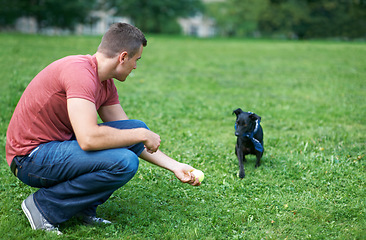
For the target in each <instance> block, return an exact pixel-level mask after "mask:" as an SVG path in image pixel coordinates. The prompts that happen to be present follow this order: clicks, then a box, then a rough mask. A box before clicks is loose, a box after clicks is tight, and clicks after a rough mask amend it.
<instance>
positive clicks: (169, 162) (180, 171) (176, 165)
mask: <svg viewBox="0 0 366 240" xmlns="http://www.w3.org/2000/svg"><path fill="white" fill-rule="evenodd" d="M140 158H142V159H144V160H146V161H148V162H150V163H153V164H155V165H157V166H159V167H162V168H165V169H168V170H169V171H171V172H173V173H174V174H175V176H176V177H177V178H178V179H179V180H180V181H181V182H183V183H189V184H191V185H193V186H199V185H201V183H200V182H199V180H198V178H197V179H196V178H195V176H194V175H193V174H192V173H191V172H192V171H193V170H194V168H193V167H191V166H190V165H188V164H184V163H181V162H178V161H176V160H174V159H172V158H170V157H168V156H167V155H165V154H164V153H163V152H162V151H160V150H158V151H156V152H155V153H149V152H147V151H146V149H145V150H144V151H143V152H142V153H141V155H140Z"/></svg>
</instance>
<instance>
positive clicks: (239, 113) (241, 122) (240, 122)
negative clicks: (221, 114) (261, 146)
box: [233, 108, 261, 137]
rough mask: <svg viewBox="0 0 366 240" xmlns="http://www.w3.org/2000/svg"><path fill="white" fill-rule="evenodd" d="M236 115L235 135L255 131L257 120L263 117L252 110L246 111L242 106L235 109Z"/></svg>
mask: <svg viewBox="0 0 366 240" xmlns="http://www.w3.org/2000/svg"><path fill="white" fill-rule="evenodd" d="M234 113H235V115H236V122H235V136H237V137H238V136H243V135H245V134H247V133H250V132H253V131H254V129H255V126H256V121H257V120H259V121H260V120H261V117H260V116H258V115H257V114H255V113H252V112H244V111H243V110H241V109H240V108H238V109H236V110H234V111H233V114H234Z"/></svg>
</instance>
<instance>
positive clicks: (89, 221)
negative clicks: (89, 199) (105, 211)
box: [82, 215, 112, 225]
mask: <svg viewBox="0 0 366 240" xmlns="http://www.w3.org/2000/svg"><path fill="white" fill-rule="evenodd" d="M82 221H83V223H84V224H85V225H94V224H111V223H112V222H111V221H108V220H105V219H103V218H98V217H95V216H85V215H84V216H82Z"/></svg>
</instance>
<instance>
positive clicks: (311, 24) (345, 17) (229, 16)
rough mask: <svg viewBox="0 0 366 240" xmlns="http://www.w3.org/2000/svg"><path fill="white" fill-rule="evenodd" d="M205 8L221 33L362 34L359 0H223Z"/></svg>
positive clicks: (364, 16) (363, 10) (363, 13)
mask: <svg viewBox="0 0 366 240" xmlns="http://www.w3.org/2000/svg"><path fill="white" fill-rule="evenodd" d="M208 9H209V11H208V14H209V15H211V16H212V17H213V18H215V19H216V20H217V23H218V26H219V31H220V32H221V33H222V34H223V35H233V36H253V35H255V34H256V35H258V34H259V33H260V34H262V35H264V36H279V35H281V36H284V37H286V38H294V37H297V38H324V37H341V38H364V37H365V36H366V32H365V29H366V2H365V1H363V0H362V1H344V0H319V1H313V0H305V1H304V0H261V1H253V0H243V1H237V0H227V1H224V2H219V3H212V4H209V6H208Z"/></svg>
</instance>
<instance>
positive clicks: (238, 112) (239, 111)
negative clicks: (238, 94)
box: [233, 108, 243, 116]
mask: <svg viewBox="0 0 366 240" xmlns="http://www.w3.org/2000/svg"><path fill="white" fill-rule="evenodd" d="M242 112H243V110H241V108H238V109H236V110H234V111H233V114H234V113H235V115H236V116H238V115H239V114H240V113H242Z"/></svg>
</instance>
